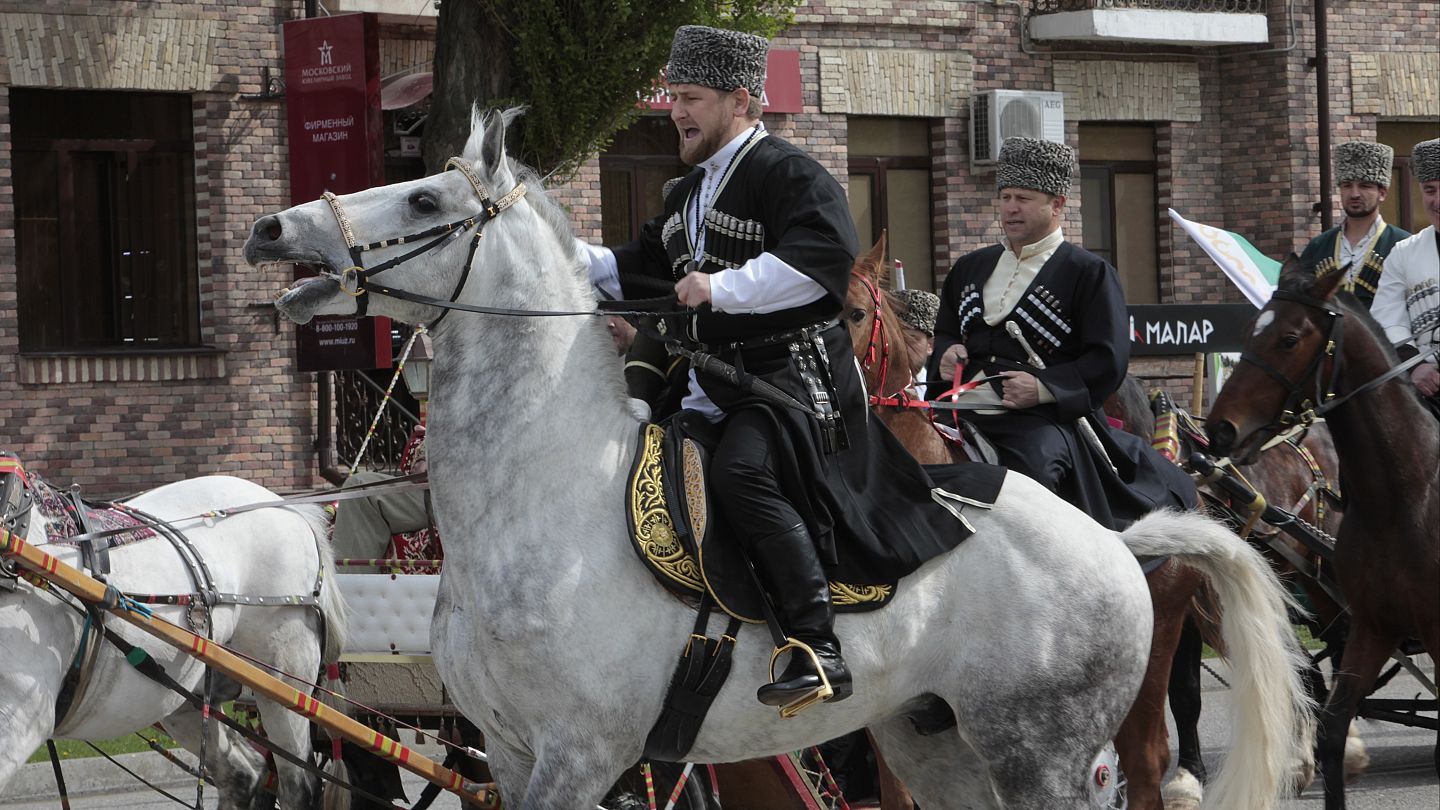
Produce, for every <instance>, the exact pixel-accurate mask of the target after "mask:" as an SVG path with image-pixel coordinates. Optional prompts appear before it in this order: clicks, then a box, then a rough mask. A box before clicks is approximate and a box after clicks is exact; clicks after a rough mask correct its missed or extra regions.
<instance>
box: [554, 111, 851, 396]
mask: <svg viewBox="0 0 1440 810" xmlns="http://www.w3.org/2000/svg"><path fill="white" fill-rule="evenodd" d="M752 135H753V136H754V138H755V139H756V140H758V139H760V138H764V137H766V135H768V133H767V132H766V131H765V125H764V124H762V123H759V122H757V123H756V124H755V126H754V127H753V128H747V129H746V130H745V131H744V132H742V133H740V134H739V135H736V136H735V137H734V138H732V139H731V140H730V142H729V143H727V144H725V145H724V146H722V147H721V148H720V150H719V151H717V152H716V153H715V154H714V155H711V156H710V157H709V158H707V159H706V160H704V161H703V162H701V163H700V166H699V168H701V169H703V170H704V171H705V176H704V177H703V178H702V179H701V181H700V185H699V186H697V187H696V189H695V191H694V192H692V196H691V197H690V198H689V199H687V200H686V201H685V204H684V208H683V209H682V211H683V215H684V217H685V225H686V230H687V233H688V235H689V238H690V245H691V248H692V250H691V253H692V255H699V254H700V251H701V250H703V249H704V239H705V234H704V229H703V228H701V227H700V224H701V223H703V222H704V220H705V214H706V212H708V211H709V210H710V206H711V205H712V204H713V203H714V201H715V198H716V197H717V196H719V194H720V192H721V190H723V188H724V186H725V184H726V183H727V182H728V180H729V176H728V175H730V174H733V172H727V169H728V168H730V162H731V158H733V157H734V156H735V154H736V153H737V152H738V151H739V150H740V149H741V147H742V146H744V145H745V143H746V141H747V140H750V139H751V137H752ZM575 241H576V242H577V244H576V249H577V251H578V253H579V254H580V258H581V259H582V260H583V261H584V262H585V263H586V265H587V266H588V267H589V273H590V282H591V283H592V284H594V285H595V286H596V288H598V289H600V290H602V291H604V292H605V293H607V294H608V295H610V296H611V297H612V298H622V297H623V294H622V292H621V289H620V276H619V267H618V265H617V264H616V261H615V254H614V253H613V252H611V250H610V249H609V248H606V247H600V246H596V245H591V244H588V243H586V242H584V241H582V240H579V239H577V240H575ZM824 296H825V288H824V287H821V286H820V284H819V283H817V282H816V281H815V280H814V279H812V278H810V277H809V276H807V275H805V274H804V273H802V272H800V271H799V270H796V269H795V268H794V267H791V266H790V265H789V264H788V263H786V262H785V261H783V260H782V259H780V257H778V256H776V255H775V254H773V253H768V252H767V253H761V254H760V255H759V256H757V257H755V258H753V259H751V260H749V261H747V262H745V263H744V264H742V265H740V266H739V267H733V268H727V269H725V270H719V271H717V272H714V273H711V274H710V307H711V309H714V310H715V311H717V312H730V313H735V314H740V315H758V314H764V313H767V312H778V311H780V310H783V309H793V308H795V307H799V306H804V305H805V304H809V303H811V302H814V301H818V300H820V299H821V298H823V297H824ZM681 407H682V408H693V409H695V410H697V411H700V412H701V413H702V414H704V415H705V417H706V418H707V419H709V420H710V421H712V422H718V421H720V419H721V418H722V417H723V416H724V414H723V413H722V412H721V410H720V409H719V408H718V407H716V405H715V403H713V402H711V401H710V397H709V396H707V395H706V394H705V391H704V390H703V389H701V387H700V384H699V382H698V381H697V380H696V379H695V372H694V371H691V372H690V391H689V393H688V394H686V395H685V399H684V400H683V401H682V402H681Z"/></svg>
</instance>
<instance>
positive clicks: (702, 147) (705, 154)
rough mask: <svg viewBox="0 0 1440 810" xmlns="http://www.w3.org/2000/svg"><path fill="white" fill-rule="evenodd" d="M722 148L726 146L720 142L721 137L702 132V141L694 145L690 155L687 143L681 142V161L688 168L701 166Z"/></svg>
mask: <svg viewBox="0 0 1440 810" xmlns="http://www.w3.org/2000/svg"><path fill="white" fill-rule="evenodd" d="M722 146H724V144H723V143H721V142H720V139H719V137H717V136H714V135H711V134H709V133H705V132H702V133H701V135H700V140H698V141H696V142H695V143H694V145H693V151H690V152H689V153H687V152H686V147H685V143H684V142H683V141H682V142H681V144H680V161H681V162H682V163H684V164H685V165H686V166H699V165H700V164H701V163H704V162H705V161H707V160H709V159H710V158H711V157H713V156H714V155H715V153H716V152H719V151H720V147H722Z"/></svg>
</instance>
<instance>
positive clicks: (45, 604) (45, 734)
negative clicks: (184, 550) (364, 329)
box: [0, 476, 345, 810]
mask: <svg viewBox="0 0 1440 810" xmlns="http://www.w3.org/2000/svg"><path fill="white" fill-rule="evenodd" d="M276 499H277V496H276V495H275V494H274V493H272V492H270V491H269V490H267V489H265V488H264V487H261V486H259V485H257V484H254V483H251V482H249V481H244V480H241V479H239V478H232V477H229V476H209V477H204V478H195V479H190V480H186V481H180V482H177V483H174V484H169V485H166V486H162V487H159V488H157V489H154V490H151V491H150V492H146V493H144V494H142V495H140V496H138V497H135V498H133V499H131V500H129V501H126V503H127V504H128V505H129V506H131V507H134V508H135V509H137V510H140V511H143V512H146V513H148V514H150V515H153V516H155V517H157V518H160V519H162V520H170V521H180V522H178V523H177V524H175V525H176V528H178V529H179V530H180V531H182V532H183V533H184V534H185V536H186V537H187V538H189V540H190V541H191V542H192V543H193V545H194V548H195V549H196V551H198V553H199V554H200V556H201V557H202V558H203V559H204V560H205V562H206V564H207V565H208V567H209V569H210V572H211V574H212V575H213V576H214V581H215V585H216V589H217V590H218V591H219V592H221V593H231V594H242V595H247V596H309V595H310V594H311V593H312V592H313V590H314V588H315V584H316V582H317V581H319V582H321V583H322V586H321V589H320V597H319V599H320V609H321V613H323V624H324V629H323V634H324V635H323V638H322V636H321V633H322V629H321V624H322V619H321V616H320V615H317V613H316V611H315V608H313V607H306V606H299V605H288V606H283V607H275V606H244V605H235V604H222V605H219V606H217V607H216V608H215V609H214V612H213V618H212V624H213V634H212V636H211V637H212V638H213V639H214V640H215V641H217V642H219V643H221V644H224V645H225V646H227V647H229V648H231V649H233V650H235V651H237V652H240V653H243V654H244V655H248V656H250V657H252V658H255V659H257V660H259V661H262V662H265V663H268V664H272V665H274V666H276V667H278V668H280V669H281V670H284V671H285V672H289V673H291V674H294V675H295V676H297V677H301V678H313V677H314V676H315V675H316V673H317V672H318V671H319V668H320V665H321V662H322V661H325V662H329V661H334V660H335V659H336V658H337V657H338V656H339V653H340V647H341V645H342V643H343V641H344V637H345V610H344V602H343V601H342V599H341V596H340V592H339V589H338V588H337V587H336V586H335V584H334V583H335V579H334V573H335V572H334V564H333V557H332V554H331V551H330V546H329V542H328V540H327V538H326V531H327V529H326V526H325V517H324V515H323V514H322V513H321V510H320V509H319V508H318V507H310V506H297V507H291V508H284V509H280V508H267V509H259V510H255V511H249V512H241V513H238V514H236V515H233V516H230V517H225V518H221V519H218V520H214V521H210V522H206V521H198V520H189V521H184V520H181V519H182V518H189V517H192V516H194V515H197V514H200V513H203V512H206V511H209V510H213V509H221V508H226V507H235V506H241V505H244V504H250V503H257V502H263V501H273V500H276ZM31 511H32V516H33V519H32V521H31V523H30V527H29V531H28V532H27V537H26V540H27V542H32V543H35V544H41V543H44V542H45V528H44V520H43V519H41V517H40V515H39V510H38V509H32V510H31ZM45 551H46V552H47V553H49V554H51V555H53V556H55V557H57V558H59V559H60V560H61V561H63V562H65V563H67V564H69V565H72V566H77V567H78V566H79V565H80V554H79V551H78V550H77V549H76V548H75V547H74V546H66V545H50V546H48V547H46V548H45ZM110 566H111V571H110V574H109V576H108V581H109V582H110V583H111V584H112V585H114V586H115V587H117V588H118V589H120V590H121V591H122V592H126V593H135V594H182V593H193V592H195V591H197V590H198V588H197V587H196V586H195V584H194V581H193V580H192V577H191V573H190V571H189V569H188V568H187V567H186V566H185V564H184V563H183V562H182V561H181V560H180V558H179V556H178V554H177V552H176V551H175V549H174V547H173V546H172V545H171V544H170V543H169V542H167V541H166V540H165V539H163V538H160V537H152V538H148V539H144V540H139V541H135V542H131V543H128V544H126V545H122V546H120V547H118V548H114V549H112V550H111V551H110ZM322 572H323V579H320V576H321V573H322ZM152 607H153V610H154V612H155V614H156V615H157V616H159V617H160V618H163V619H165V620H167V621H170V622H172V623H175V624H178V625H180V626H182V627H185V626H187V624H186V623H187V619H186V608H184V607H178V606H161V605H154V606H152ZM83 619H84V617H83V614H81V613H79V612H77V611H76V610H74V609H73V608H72V607H71V606H69V605H67V604H64V603H62V601H61V600H60V598H58V597H57V596H56V595H54V594H53V593H48V592H42V591H40V590H38V589H36V588H35V587H33V586H31V585H30V584H29V583H27V582H24V581H21V582H19V583H18V584H17V587H16V589H15V590H14V591H7V590H0V660H4V661H5V665H4V666H3V667H0V785H3V784H5V783H6V782H8V781H9V780H10V778H11V777H12V776H13V775H14V774H15V771H16V769H18V768H19V767H20V766H21V765H22V764H24V763H25V760H26V758H27V757H29V756H30V753H31V752H32V751H34V750H35V749H36V747H37V746H39V745H40V744H41V743H43V742H44V741H45V740H46V739H50V738H56V739H60V738H64V739H79V740H107V739H112V738H114V737H119V736H121V735H125V734H129V733H130V732H133V731H136V730H138V729H143V728H145V727H146V726H149V725H151V724H152V723H156V722H159V723H161V724H162V725H163V726H164V727H165V730H166V731H167V732H169V734H170V735H171V736H173V737H174V738H175V740H176V741H177V742H179V743H180V744H181V745H183V746H184V747H185V748H186V749H188V750H190V751H192V752H198V751H199V750H200V739H201V721H200V714H199V712H198V711H196V710H194V709H193V708H191V707H190V706H189V704H187V703H185V702H184V700H183V698H182V697H181V696H179V695H177V694H175V693H174V692H172V691H170V690H168V689H166V688H165V687H163V686H161V685H159V684H158V683H156V682H155V681H153V680H151V679H150V678H148V677H146V676H144V675H142V674H141V673H140V672H138V671H137V670H136V669H135V667H133V666H131V665H130V664H129V663H127V662H126V661H125V659H124V657H123V656H122V655H121V653H120V652H119V650H118V649H117V647H116V646H115V645H114V644H111V643H110V642H108V641H100V642H96V641H95V640H94V638H93V637H92V639H91V641H90V643H92V644H94V643H99V644H100V645H101V651H100V653H99V656H98V658H97V660H96V663H95V667H94V670H93V672H92V673H91V675H90V680H89V684H90V686H89V688H88V689H85V690H83V692H81V693H80V695H79V702H78V703H76V704H75V705H74V707H73V709H72V710H71V711H70V712H68V719H67V720H65V722H64V723H63V724H62V725H60V726H59V727H57V726H56V723H57V718H56V716H55V706H56V698H57V696H58V694H59V691H60V687H61V683H62V680H63V677H64V675H65V672H66V670H67V669H68V668H69V667H70V665H71V661H72V659H74V658H75V655H76V651H77V648H78V647H79V643H80V631H81V625H82V622H83ZM106 626H107V627H109V628H110V629H112V630H114V631H115V633H116V634H118V635H119V636H121V637H122V638H124V639H125V640H126V641H128V642H129V643H131V644H134V645H137V646H139V647H142V648H144V649H145V650H146V651H147V652H148V653H149V654H150V655H151V657H153V658H154V659H155V660H156V661H157V662H159V663H160V664H161V665H163V666H164V668H165V671H166V672H167V673H168V674H169V675H170V676H171V677H172V678H174V679H175V680H176V681H178V682H179V683H180V684H181V685H183V686H184V687H185V688H186V689H188V690H190V691H191V692H192V693H196V694H199V693H201V692H202V691H203V680H202V676H203V674H204V669H205V668H204V665H203V664H201V663H200V662H199V661H197V660H196V659H194V658H191V657H190V656H188V655H185V654H183V653H181V652H179V651H178V650H176V649H175V648H173V647H170V646H169V645H167V644H164V643H162V642H160V641H159V640H157V639H155V638H154V637H153V636H150V635H148V634H146V633H144V632H143V631H141V630H139V629H138V628H135V627H132V626H130V625H128V624H126V623H125V622H122V621H120V620H118V619H115V618H113V617H112V618H110V619H108V620H107V622H106ZM216 684H217V688H216V698H217V700H229V699H233V698H234V697H235V696H236V695H238V686H237V685H236V684H234V683H233V682H231V681H228V679H224V678H221V677H219V676H217V678H216ZM291 685H292V686H295V687H297V688H299V689H301V690H302V691H304V690H306V687H305V686H304V685H303V684H301V683H298V682H293V681H292V682H291ZM259 709H260V716H261V719H262V721H263V722H264V724H265V731H266V734H267V735H268V736H269V740H270V742H271V744H272V745H274V746H276V747H279V748H283V749H284V750H286V751H289V752H290V753H292V754H296V755H298V756H300V757H302V758H304V757H306V756H308V754H309V751H310V728H309V723H308V721H307V720H306V719H305V718H303V717H301V716H300V715H298V714H295V713H293V712H290V711H287V710H286V709H284V708H283V707H281V706H279V705H278V704H275V703H272V702H270V701H268V700H261V701H260V702H259ZM208 727H209V729H210V731H209V734H208V735H207V737H206V742H205V749H206V761H207V762H206V764H207V767H208V768H209V774H210V778H211V780H212V781H213V782H214V783H215V784H216V786H217V788H218V791H219V794H220V796H219V806H220V807H221V808H222V810H244V809H245V808H249V807H251V806H263V805H264V804H266V803H268V795H264V796H262V791H261V789H260V788H261V786H262V784H263V782H264V779H265V777H266V767H265V761H264V758H263V757H261V756H260V755H259V754H258V753H257V752H256V751H255V750H254V749H253V748H251V747H250V745H249V743H247V742H246V741H245V740H244V739H243V738H241V737H240V736H239V735H237V734H235V733H234V732H232V731H230V730H229V729H224V728H222V727H221V726H220V724H219V723H217V722H216V721H214V720H211V721H210V722H209V724H208ZM277 767H278V769H279V777H280V779H279V789H278V791H279V799H280V806H281V808H283V810H309V808H311V807H312V806H313V805H312V799H313V797H315V796H316V795H317V791H318V787H319V786H318V784H317V782H318V780H317V779H316V778H315V777H312V776H310V775H309V774H307V773H305V772H304V771H303V770H301V769H299V768H297V767H295V766H293V765H291V764H289V763H287V762H284V761H283V760H279V759H278V758H277Z"/></svg>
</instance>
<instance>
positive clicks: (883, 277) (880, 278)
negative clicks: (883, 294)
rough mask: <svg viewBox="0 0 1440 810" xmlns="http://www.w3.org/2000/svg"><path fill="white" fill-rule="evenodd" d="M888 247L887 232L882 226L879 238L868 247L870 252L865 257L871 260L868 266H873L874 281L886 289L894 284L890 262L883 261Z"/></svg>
mask: <svg viewBox="0 0 1440 810" xmlns="http://www.w3.org/2000/svg"><path fill="white" fill-rule="evenodd" d="M889 247H890V236H889V232H888V231H887V230H885V229H884V228H881V229H880V238H879V239H876V240H875V244H874V245H873V246H872V247H871V248H870V253H869V254H868V255H866V257H865V258H866V259H868V260H869V261H870V262H871V264H870V266H871V267H873V268H875V283H876V284H878V285H880V287H881V288H882V289H886V290H888V289H890V288H891V287H894V286H895V282H894V279H893V278H892V274H891V267H890V263H889V262H887V261H885V257H886V255H887V253H888V250H889Z"/></svg>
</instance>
